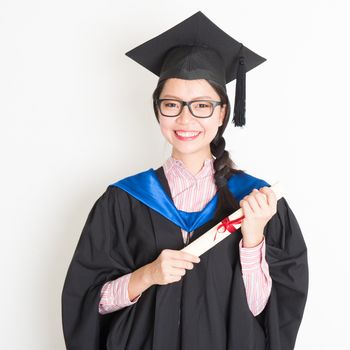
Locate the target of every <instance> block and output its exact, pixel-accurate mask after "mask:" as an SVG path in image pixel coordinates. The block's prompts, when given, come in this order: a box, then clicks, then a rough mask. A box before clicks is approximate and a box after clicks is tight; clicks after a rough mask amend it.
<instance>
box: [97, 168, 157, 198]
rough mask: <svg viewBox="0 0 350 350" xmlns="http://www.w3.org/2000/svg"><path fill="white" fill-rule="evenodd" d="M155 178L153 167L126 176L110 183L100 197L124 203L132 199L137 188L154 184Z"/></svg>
mask: <svg viewBox="0 0 350 350" xmlns="http://www.w3.org/2000/svg"><path fill="white" fill-rule="evenodd" d="M154 178H155V171H154V170H153V169H152V168H150V169H148V170H145V171H141V172H138V173H135V174H132V175H129V176H126V177H124V178H121V179H119V180H117V181H115V182H112V183H110V184H108V185H107V187H106V189H105V191H104V193H103V194H102V195H101V197H100V198H104V199H106V200H107V201H109V202H110V201H118V202H120V203H122V204H124V203H125V202H126V201H130V200H132V198H133V197H132V196H130V193H133V192H134V190H135V189H137V188H146V187H147V186H150V185H152V181H154Z"/></svg>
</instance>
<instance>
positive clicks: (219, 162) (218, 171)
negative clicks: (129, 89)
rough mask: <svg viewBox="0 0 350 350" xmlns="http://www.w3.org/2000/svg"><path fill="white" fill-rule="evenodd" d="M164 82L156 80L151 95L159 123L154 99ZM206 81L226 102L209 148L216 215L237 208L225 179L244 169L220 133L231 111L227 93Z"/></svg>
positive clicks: (223, 129) (228, 212) (230, 211)
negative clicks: (230, 151) (156, 83)
mask: <svg viewBox="0 0 350 350" xmlns="http://www.w3.org/2000/svg"><path fill="white" fill-rule="evenodd" d="M165 82H166V79H164V80H162V81H160V82H158V85H157V87H156V89H155V90H154V92H153V95H152V98H153V110H154V113H155V116H156V118H157V121H158V123H159V119H158V107H157V103H156V100H157V99H158V98H159V96H160V94H161V92H162V90H163V87H164V85H165ZM207 82H208V83H209V84H210V85H211V86H212V87H213V89H214V90H215V91H216V93H217V94H218V95H219V96H220V100H221V102H223V104H226V114H225V118H224V121H223V124H222V125H221V126H220V127H219V129H218V132H217V134H216V135H215V137H214V139H213V141H212V142H211V143H210V150H211V153H212V154H213V156H214V157H215V160H214V169H215V175H214V178H215V184H216V186H217V188H218V202H217V207H216V212H215V217H217V215H218V214H219V213H222V212H224V215H225V216H227V215H229V214H231V213H232V211H234V210H237V209H239V203H238V202H237V200H236V199H235V198H234V196H233V195H232V193H231V191H230V190H229V189H228V187H227V180H228V179H229V178H230V177H231V176H232V175H233V174H240V173H244V170H241V169H237V167H236V164H235V163H234V162H233V161H232V159H231V158H230V155H229V152H228V151H226V150H225V145H226V143H225V139H224V137H223V136H222V135H223V133H224V131H225V129H226V126H227V124H228V122H229V119H230V113H231V106H230V101H229V98H228V96H227V93H226V91H225V90H224V89H223V88H222V87H221V86H220V85H218V84H217V83H215V82H214V81H211V80H207ZM221 215H222V214H221ZM220 219H221V218H220Z"/></svg>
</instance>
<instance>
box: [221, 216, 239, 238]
mask: <svg viewBox="0 0 350 350" xmlns="http://www.w3.org/2000/svg"><path fill="white" fill-rule="evenodd" d="M243 219H244V215H242V216H240V217H239V218H237V219H234V220H230V219H229V218H228V217H226V218H224V219H223V220H222V221H221V224H220V225H219V226H218V228H217V229H216V232H215V236H214V241H215V240H216V234H217V233H218V232H220V233H223V232H225V231H226V230H227V231H229V232H230V233H233V232H235V231H236V230H237V229H236V228H235V227H234V226H233V225H234V224H236V225H237V224H240V223H241V222H242V221H243ZM221 228H224V229H223V230H221V231H219V230H220V229H221Z"/></svg>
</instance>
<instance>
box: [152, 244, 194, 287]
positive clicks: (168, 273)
mask: <svg viewBox="0 0 350 350" xmlns="http://www.w3.org/2000/svg"><path fill="white" fill-rule="evenodd" d="M199 262H200V258H199V257H197V256H195V255H192V254H189V253H185V252H183V251H180V250H171V249H164V250H162V252H161V253H160V254H159V256H158V258H157V259H156V260H154V261H152V262H151V263H150V264H149V266H148V269H147V270H148V274H149V276H148V277H149V280H150V281H151V283H152V284H168V283H173V282H177V281H180V280H181V277H182V276H184V275H185V274H186V269H187V270H192V269H193V266H194V265H193V263H199Z"/></svg>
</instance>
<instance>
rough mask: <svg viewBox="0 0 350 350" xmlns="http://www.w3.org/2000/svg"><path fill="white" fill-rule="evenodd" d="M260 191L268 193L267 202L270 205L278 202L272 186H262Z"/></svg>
mask: <svg viewBox="0 0 350 350" xmlns="http://www.w3.org/2000/svg"><path fill="white" fill-rule="evenodd" d="M260 191H261V192H262V193H264V194H266V197H267V204H268V205H269V206H271V205H275V204H276V202H277V198H276V194H275V192H274V191H273V190H272V189H271V188H270V187H267V186H264V187H262V188H260Z"/></svg>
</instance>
